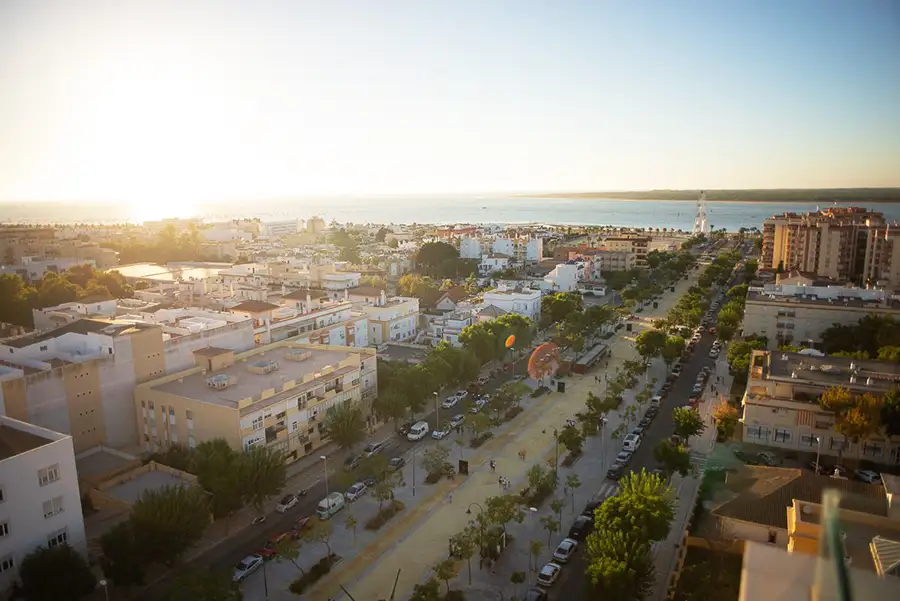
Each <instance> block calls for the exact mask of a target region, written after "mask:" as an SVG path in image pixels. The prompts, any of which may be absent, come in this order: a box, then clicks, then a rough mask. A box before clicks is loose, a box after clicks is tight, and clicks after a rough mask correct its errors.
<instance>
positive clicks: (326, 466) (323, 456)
mask: <svg viewBox="0 0 900 601" xmlns="http://www.w3.org/2000/svg"><path fill="white" fill-rule="evenodd" d="M319 459H321V460H322V461H324V462H325V498H326V499H327V498H328V456H327V455H319Z"/></svg>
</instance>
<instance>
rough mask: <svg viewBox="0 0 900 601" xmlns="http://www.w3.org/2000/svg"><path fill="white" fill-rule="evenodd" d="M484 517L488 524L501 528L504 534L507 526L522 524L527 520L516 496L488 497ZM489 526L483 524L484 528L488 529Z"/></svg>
mask: <svg viewBox="0 0 900 601" xmlns="http://www.w3.org/2000/svg"><path fill="white" fill-rule="evenodd" d="M484 515H485V518H486V519H487V521H488V524H495V525H497V526H500V528H501V529H502V530H503V532H506V525H507V524H509V523H510V522H516V523H517V524H521V523H522V521H523V520H524V519H525V512H524V511H523V510H522V505H521V504H520V502H519V499H517V498H516V497H515V496H514V495H500V496H497V497H488V498H487V500H486V501H485V502H484ZM479 519H480V516H479ZM488 524H482V526H484V527H485V528H486V527H487V526H488Z"/></svg>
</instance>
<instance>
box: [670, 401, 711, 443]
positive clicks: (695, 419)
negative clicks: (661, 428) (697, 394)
mask: <svg viewBox="0 0 900 601" xmlns="http://www.w3.org/2000/svg"><path fill="white" fill-rule="evenodd" d="M672 418H673V420H674V421H675V434H677V435H678V436H680V437H682V438H683V439H684V440H685V441H687V440H688V439H689V438H690V437H691V436H696V435H698V434H700V433H701V432H703V430H705V429H706V424H704V423H703V417H701V415H700V412H699V411H696V410H694V409H691V408H690V407H676V408H675V409H674V410H673V411H672Z"/></svg>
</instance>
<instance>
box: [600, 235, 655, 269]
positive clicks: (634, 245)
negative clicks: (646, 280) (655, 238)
mask: <svg viewBox="0 0 900 601" xmlns="http://www.w3.org/2000/svg"><path fill="white" fill-rule="evenodd" d="M650 242H651V238H649V237H647V236H611V237H609V238H606V239H604V240H603V245H604V246H605V247H606V248H607V249H609V250H612V251H617V252H625V253H630V254H632V255H634V262H635V265H637V266H638V267H646V265H647V253H648V252H650Z"/></svg>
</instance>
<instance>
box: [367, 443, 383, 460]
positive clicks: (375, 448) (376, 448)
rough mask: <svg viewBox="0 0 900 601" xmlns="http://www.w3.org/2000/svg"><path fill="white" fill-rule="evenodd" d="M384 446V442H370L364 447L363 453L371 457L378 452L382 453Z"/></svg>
mask: <svg viewBox="0 0 900 601" xmlns="http://www.w3.org/2000/svg"><path fill="white" fill-rule="evenodd" d="M383 448H384V442H370V443H368V444H366V446H365V447H363V453H365V454H366V457H371V456H372V455H375V454H376V453H380V452H381V449H383Z"/></svg>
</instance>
